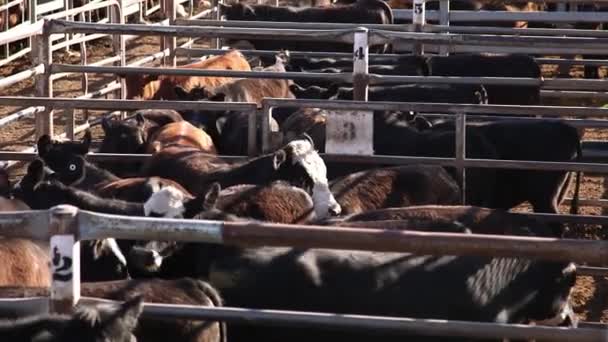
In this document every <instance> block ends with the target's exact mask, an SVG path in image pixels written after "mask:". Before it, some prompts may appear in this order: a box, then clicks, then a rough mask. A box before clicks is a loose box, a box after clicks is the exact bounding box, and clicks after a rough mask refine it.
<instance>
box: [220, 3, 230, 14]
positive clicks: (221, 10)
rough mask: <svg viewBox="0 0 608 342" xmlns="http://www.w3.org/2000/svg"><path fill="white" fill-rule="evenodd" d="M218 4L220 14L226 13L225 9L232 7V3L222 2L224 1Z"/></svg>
mask: <svg viewBox="0 0 608 342" xmlns="http://www.w3.org/2000/svg"><path fill="white" fill-rule="evenodd" d="M218 5H219V10H220V14H221V13H224V11H227V10H229V9H230V8H232V6H231V5H226V4H222V3H219V4H218Z"/></svg>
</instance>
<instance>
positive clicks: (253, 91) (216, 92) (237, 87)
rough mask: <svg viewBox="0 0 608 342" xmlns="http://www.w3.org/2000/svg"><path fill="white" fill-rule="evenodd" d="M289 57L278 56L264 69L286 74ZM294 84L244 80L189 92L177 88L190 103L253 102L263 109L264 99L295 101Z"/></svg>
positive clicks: (264, 80) (273, 80) (287, 81)
mask: <svg viewBox="0 0 608 342" xmlns="http://www.w3.org/2000/svg"><path fill="white" fill-rule="evenodd" d="M287 58H288V55H285V54H279V55H277V56H276V61H275V64H273V65H271V66H269V67H266V68H264V69H262V71H265V72H285V71H286V70H285V63H286V62H287V61H286V60H287ZM291 84H293V82H292V81H291V80H279V79H260V78H242V79H237V80H235V81H234V82H229V83H225V84H223V85H221V86H219V87H215V88H209V87H206V88H203V87H197V88H194V89H192V90H191V91H190V93H188V91H187V90H186V89H184V88H182V87H180V86H178V87H176V88H175V93H176V95H177V97H178V98H179V99H183V100H189V101H202V100H210V101H227V102H253V103H256V104H257V105H258V108H261V107H262V99H263V98H265V97H273V98H286V99H295V96H294V95H293V94H292V93H291V91H290V90H289V86H290V85H291Z"/></svg>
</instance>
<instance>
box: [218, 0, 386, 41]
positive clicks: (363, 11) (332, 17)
mask: <svg viewBox="0 0 608 342" xmlns="http://www.w3.org/2000/svg"><path fill="white" fill-rule="evenodd" d="M220 9H221V13H222V14H224V15H225V16H226V19H227V20H247V21H286V22H326V23H361V24H392V23H393V12H392V10H391V8H390V7H389V6H388V4H386V3H385V2H384V1H382V0H358V1H357V2H356V3H354V4H352V5H347V6H328V7H304V8H302V7H274V6H268V5H247V4H244V3H236V4H233V5H221V7H220ZM250 42H251V43H252V44H253V45H254V46H255V48H256V49H258V50H280V49H286V50H304V51H328V49H330V50H334V51H336V50H337V51H349V52H350V51H352V45H351V44H327V43H324V42H322V43H319V42H293V41H285V40H283V41H278V40H251V41H250ZM372 50H379V51H380V52H382V51H384V50H386V47H381V48H379V49H378V48H375V49H374V48H372Z"/></svg>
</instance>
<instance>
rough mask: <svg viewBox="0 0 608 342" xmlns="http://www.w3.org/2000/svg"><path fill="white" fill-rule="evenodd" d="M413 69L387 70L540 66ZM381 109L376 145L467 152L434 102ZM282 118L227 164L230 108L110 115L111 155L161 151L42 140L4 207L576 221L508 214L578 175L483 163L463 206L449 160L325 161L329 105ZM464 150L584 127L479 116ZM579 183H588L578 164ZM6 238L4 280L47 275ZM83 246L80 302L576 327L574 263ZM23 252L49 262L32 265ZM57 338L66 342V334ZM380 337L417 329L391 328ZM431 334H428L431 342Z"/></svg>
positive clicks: (172, 82) (227, 64)
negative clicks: (267, 149)
mask: <svg viewBox="0 0 608 342" xmlns="http://www.w3.org/2000/svg"><path fill="white" fill-rule="evenodd" d="M399 63H401V64H395V65H378V66H377V68H378V69H383V68H384V69H386V70H390V69H399V70H407V69H411V70H427V71H429V72H435V71H436V72H439V73H444V72H445V73H449V72H452V73H454V74H465V73H466V71H467V70H475V73H483V72H484V71H487V73H489V74H492V75H494V74H498V73H503V74H504V73H511V72H512V73H524V72H525V73H527V74H528V75H532V74H534V75H537V76H538V75H539V70H538V66H537V65H536V64H535V63H534V61H533V60H532V59H531V58H528V57H525V56H476V55H470V56H464V55H463V56H453V57H431V58H428V59H422V58H421V57H415V56H404V57H403V58H402V59H400V60H399ZM473 64H474V65H475V68H473V67H471V65H473ZM197 65H198V66H199V67H202V68H215V69H222V68H223V69H232V70H251V69H255V68H260V67H256V66H254V67H253V68H252V67H251V64H250V63H249V61H248V60H247V59H246V58H245V57H244V55H243V54H242V53H240V52H239V51H238V50H232V51H228V52H226V53H225V54H224V55H219V56H214V57H209V58H207V59H205V60H203V61H201V62H199V63H198V64H197ZM325 67H331V68H344V69H346V68H348V66H347V65H346V64H345V63H343V61H339V60H337V61H336V60H327V59H323V60H313V59H296V58H289V53H288V52H284V53H281V54H279V55H278V56H276V58H275V61H274V63H273V64H272V65H269V66H266V67H261V68H263V69H265V70H269V69H271V70H274V71H284V70H288V69H289V70H297V69H304V70H306V69H307V68H321V69H322V68H325ZM514 68H515V69H514ZM481 76H487V75H481ZM127 86H128V94H127V95H128V97H130V98H135V97H140V98H144V99H182V100H191V101H196V100H210V101H246V102H254V103H258V104H260V103H261V100H262V98H264V97H284V98H294V97H302V96H304V97H313V96H318V97H320V98H331V97H334V98H336V97H337V98H344V99H348V98H349V96H351V95H350V94H351V93H352V91H351V89H349V88H347V87H343V86H342V85H339V84H338V85H334V84H330V85H327V84H314V83H310V84H296V83H294V82H292V81H290V80H263V79H237V80H233V79H230V78H224V77H182V76H179V77H178V76H158V77H155V78H152V77H148V76H142V75H138V76H137V77H133V76H127ZM538 91H539V90H538V89H537V88H534V87H513V86H512V87H511V88H510V90H509V91H505V90H504V88H500V87H484V86H459V85H451V86H444V85H430V86H428V85H425V86H420V85H415V84H414V85H403V86H395V87H391V88H385V87H370V97H371V100H376V99H382V100H386V99H389V100H392V101H411V102H416V101H436V100H435V99H436V98H441V100H442V101H445V102H454V103H461V102H464V103H488V102H490V103H491V102H494V103H513V102H516V103H517V102H518V101H521V102H520V103H522V104H530V103H533V102H534V101H538ZM319 94H321V95H319ZM517 94H521V96H519V95H517ZM434 95H436V96H438V97H434ZM525 95H527V96H525ZM374 114H375V115H374V127H373V129H374V142H373V143H374V149H375V152H376V154H383V155H404V156H438V157H453V156H454V150H455V146H454V144H455V127H454V123H453V121H452V120H450V118H449V117H448V118H447V119H445V120H444V121H443V122H435V121H433V120H431V118H429V117H427V116H425V115H424V114H421V113H413V112H409V113H402V112H377V113H374ZM273 115H274V116H273V124H272V127H273V130H275V133H281V134H278V135H277V136H279V137H282V140H281V141H275V143H276V146H275V147H274V148H273V152H271V153H268V154H264V155H261V156H259V157H255V158H251V159H248V160H246V161H242V162H229V161H226V160H225V159H223V158H222V157H221V155H244V154H246V153H245V152H246V145H245V144H244V142H243V140H246V139H243V138H244V136H245V135H246V132H247V122H248V120H247V115H246V114H244V113H239V112H233V111H200V112H199V111H183V112H177V111H173V110H139V111H137V112H136V113H134V115H133V116H132V117H131V119H130V120H126V121H120V120H112V119H104V120H103V122H102V128H103V131H104V137H103V141H102V142H101V145H100V147H99V151H100V152H107V153H151V154H152V157H151V158H149V159H147V160H146V161H145V162H143V163H140V164H137V163H129V164H127V163H124V162H120V161H113V162H107V161H106V162H100V163H98V164H94V163H92V162H89V161H87V159H86V155H87V153H88V152H89V151H90V148H91V145H92V137H91V133H90V132H87V133H86V134H85V136H84V138H83V140H80V141H55V140H52V139H51V138H50V137H48V136H43V137H41V138H40V139H39V140H38V143H37V151H38V155H39V158H38V159H36V160H34V161H33V162H31V163H30V164H29V166H28V169H27V173H26V175H25V176H23V178H22V179H20V180H19V181H18V182H17V183H16V184H14V185H12V186H11V185H10V184H9V182H8V174H5V176H4V179H3V181H2V182H0V184H2V185H3V186H2V187H1V188H2V195H3V196H5V198H4V199H3V202H2V204H3V208H4V210H15V209H26V208H31V209H48V208H51V207H53V206H55V205H59V204H70V205H74V206H77V207H79V208H81V209H83V210H91V211H95V212H101V213H109V214H121V215H128V216H153V217H172V218H186V219H212V220H224V221H249V222H251V221H266V222H278V223H298V224H317V225H328V226H334V227H343V226H346V227H371V228H373V227H378V228H384V229H403V228H404V227H407V228H408V229H416V230H426V231H434V232H455V233H462V234H470V233H478V234H510V235H525V236H544V237H559V236H561V235H562V234H563V232H564V227H562V225H561V224H547V223H543V222H540V221H537V220H536V219H532V218H529V217H526V216H522V215H520V214H515V213H509V212H508V211H507V210H508V209H511V208H513V207H515V206H517V205H519V204H521V203H523V202H526V201H527V202H529V203H531V204H532V206H533V208H534V210H535V211H537V212H549V213H557V212H558V205H559V203H560V202H561V200H562V198H563V197H564V194H565V192H566V190H567V188H568V186H569V184H570V175H569V173H567V172H560V171H530V170H501V169H489V168H479V169H469V170H467V172H466V176H465V177H466V179H465V180H464V181H465V183H466V187H467V188H466V191H465V193H466V196H465V199H466V205H460V204H461V203H460V201H461V197H462V195H461V182H462V181H463V180H462V179H459V178H458V174H457V173H456V172H455V170H453V169H452V168H449V167H446V168H444V167H441V166H436V165H420V164H412V165H406V166H398V167H394V166H393V167H390V166H386V165H365V164H358V165H357V164H355V165H347V164H344V163H335V162H333V163H330V162H328V163H326V162H325V161H324V160H323V159H322V158H321V156H320V155H319V154H318V152H319V151H322V150H323V145H324V139H325V124H326V118H327V112H326V111H324V110H321V109H318V108H310V109H300V110H291V111H287V110H277V111H275V112H273ZM466 148H467V156H469V157H474V158H491V159H509V160H546V161H571V160H575V159H577V158H580V156H581V152H580V150H581V142H580V135H579V132H578V131H577V130H576V129H575V128H573V127H571V126H569V125H567V124H565V123H562V122H558V121H543V120H538V119H528V120H525V121H522V120H516V119H510V120H503V121H494V122H485V123H484V122H472V123H471V125H470V126H469V127H467V134H466ZM576 178H577V183H576V184H577V185H578V184H579V183H580V175H578V176H577V177H576ZM576 192H578V189H577V191H576ZM576 198H577V196H576V195H575V201H574V203H573V208H572V209H573V210H574V211H576ZM252 229H253V228H252ZM0 241H1V242H2V246H1V248H0V255H2V258H3V260H4V265H5V272H2V273H0V284H2V285H5V286H48V285H49V282H50V278H51V275H50V274H49V270H48V268H47V267H46V265H47V263H48V262H49V255H50V254H49V253H48V245H47V244H46V243H43V242H32V241H28V240H8V239H4V240H0ZM80 248H81V279H82V281H83V282H84V283H83V286H82V293H83V295H85V296H95V297H101V298H110V299H117V300H132V301H131V302H127V304H129V303H132V302H133V301H135V299H134V298H136V296H137V295H138V294H141V295H142V296H143V300H145V301H147V302H166V303H179V304H193V305H206V306H221V305H224V303H225V304H226V305H229V306H236V307H247V308H267V309H283V310H304V311H320V312H338V313H355V314H370V315H387V316H405V317H422V318H440V319H452V320H469V321H485V322H501V323H531V322H535V323H536V324H545V323H552V324H575V322H576V318H575V317H574V316H573V313H572V311H571V307H570V304H569V296H570V292H571V291H572V288H573V286H574V284H575V280H576V272H575V267H574V265H573V264H572V263H568V262H548V261H539V260H527V259H520V258H493V257H471V256H430V255H410V254H402V253H372V252H362V251H338V250H324V249H297V248H253V247H249V248H241V247H236V246H226V245H215V244H210V243H177V242H174V241H123V240H118V241H117V240H114V239H104V240H99V241H86V242H83V243H82V244H81V246H80ZM24 263H25V264H26V265H32V266H33V265H37V266H39V267H29V268H27V269H26V270H24V269H23V268H22V265H23V264H24ZM104 281H113V282H111V283H105V282H104ZM100 282H101V283H100ZM109 284H111V286H110V285H109ZM0 292H1V291H0ZM0 295H1V293H0ZM127 304H125V305H127ZM136 311H137V310H136V309H132V310H131V312H136ZM3 314H4V316H7V315H9V314H15V313H6V312H5V313H3ZM78 317H80V316H77V318H78ZM80 318H82V317H80ZM18 322H21V321H18ZM25 322H26V323H27V322H30V321H25ZM30 323H31V322H30ZM121 324H122V323H121ZM124 325H127V326H130V325H129V324H126V323H125V324H124ZM133 327H134V325H133ZM133 327H131V328H133ZM48 329H51V328H48ZM57 329H61V328H57ZM134 329H135V330H134V334H135V336H137V337H138V339H139V340H140V341H161V340H162V341H165V340H167V339H169V338H171V339H174V340H176V341H178V340H179V341H209V342H211V341H220V340H222V341H223V340H225V339H226V338H228V340H230V341H241V340H243V341H244V340H248V339H251V337H252V336H264V338H265V339H268V340H271V341H284V340H298V341H299V340H302V341H304V340H310V339H315V340H323V341H325V340H329V339H334V338H348V339H354V340H363V339H369V338H371V337H373V334H374V333H373V332H360V331H357V332H353V331H349V332H346V331H333V330H325V329H322V328H318V329H311V328H306V329H304V328H277V327H272V328H270V327H262V326H255V325H250V324H247V323H243V322H240V323H229V324H228V325H227V326H225V325H224V324H220V323H214V322H188V321H159V320H158V319H157V320H154V319H150V318H142V319H141V320H140V323H139V324H138V325H137V327H136V328H134ZM0 331H1V329H0ZM58 331H59V330H58ZM376 333H377V332H376ZM0 334H1V333H0ZM47 334H50V335H51V336H52V335H53V332H51V333H47ZM370 334H371V335H370ZM382 336H383V338H389V339H390V340H393V339H394V340H398V339H401V338H403V336H402V335H399V334H397V333H392V332H391V333H386V332H383V333H382ZM421 339H422V337H419V336H417V337H415V340H416V341H419V340H421ZM439 340H443V339H439ZM116 341H119V340H118V339H117V340H116Z"/></svg>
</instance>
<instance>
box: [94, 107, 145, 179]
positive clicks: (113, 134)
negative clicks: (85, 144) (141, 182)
mask: <svg viewBox="0 0 608 342" xmlns="http://www.w3.org/2000/svg"><path fill="white" fill-rule="evenodd" d="M152 126H153V123H151V122H150V121H149V120H147V119H146V118H145V117H144V116H143V115H142V114H141V113H137V114H135V120H128V121H118V120H111V119H107V118H104V119H103V120H102V121H101V128H102V129H103V132H104V137H103V140H102V142H101V146H100V147H99V152H100V153H125V154H137V153H142V151H143V150H144V148H145V144H146V141H147V139H148V131H149V129H150V127H152ZM99 166H101V167H103V168H104V169H107V170H109V171H111V172H112V173H114V174H116V175H119V176H126V175H130V174H134V173H136V172H137V171H138V169H139V166H140V165H139V164H138V163H130V164H125V163H118V162H100V163H99Z"/></svg>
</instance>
